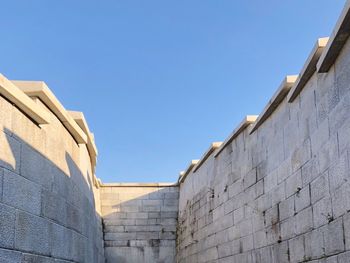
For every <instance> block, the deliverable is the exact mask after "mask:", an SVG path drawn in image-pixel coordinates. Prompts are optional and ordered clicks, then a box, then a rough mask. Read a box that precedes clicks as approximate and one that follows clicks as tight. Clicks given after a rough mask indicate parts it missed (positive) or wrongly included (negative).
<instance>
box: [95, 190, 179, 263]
mask: <svg viewBox="0 0 350 263" xmlns="http://www.w3.org/2000/svg"><path fill="white" fill-rule="evenodd" d="M122 185H123V184H119V186H118V184H115V185H113V184H111V185H109V186H108V185H104V186H102V187H101V211H102V217H103V225H104V245H105V255H106V260H107V262H108V263H114V262H120V263H137V262H145V263H147V262H148V263H173V262H175V252H176V244H175V240H176V225H177V215H178V197H179V193H178V187H175V186H167V187H165V186H164V185H163V186H156V185H153V186H150V184H139V185H138V186H126V185H124V186H122Z"/></svg>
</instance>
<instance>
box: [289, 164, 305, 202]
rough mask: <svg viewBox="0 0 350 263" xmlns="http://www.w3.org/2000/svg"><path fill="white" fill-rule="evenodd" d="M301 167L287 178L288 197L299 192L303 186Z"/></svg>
mask: <svg viewBox="0 0 350 263" xmlns="http://www.w3.org/2000/svg"><path fill="white" fill-rule="evenodd" d="M302 184H303V183H302V180H301V169H299V170H298V171H296V172H295V173H293V174H292V175H291V176H289V177H288V178H287V180H286V197H287V198H288V197H289V196H291V195H293V194H295V193H297V192H299V191H300V189H301V188H302Z"/></svg>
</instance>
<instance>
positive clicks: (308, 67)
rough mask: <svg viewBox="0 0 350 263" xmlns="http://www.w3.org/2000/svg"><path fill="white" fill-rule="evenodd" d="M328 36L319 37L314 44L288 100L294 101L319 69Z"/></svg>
mask: <svg viewBox="0 0 350 263" xmlns="http://www.w3.org/2000/svg"><path fill="white" fill-rule="evenodd" d="M328 39H329V38H328V37H325V38H319V39H318V40H317V42H316V44H315V45H314V47H313V49H312V51H311V53H310V55H309V57H308V59H307V60H306V62H305V64H304V66H303V68H302V70H301V72H300V75H299V77H298V78H297V80H296V81H295V83H294V85H293V87H292V88H291V90H290V91H289V93H288V102H293V101H294V99H295V98H296V97H297V96H298V95H299V93H300V92H301V91H302V89H303V88H304V86H305V85H306V83H307V82H308V81H309V79H310V78H311V76H312V75H313V74H314V73H315V72H316V70H317V62H318V60H319V58H320V56H321V54H322V52H323V50H324V48H325V46H326V45H327V42H328Z"/></svg>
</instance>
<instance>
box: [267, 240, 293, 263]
mask: <svg viewBox="0 0 350 263" xmlns="http://www.w3.org/2000/svg"><path fill="white" fill-rule="evenodd" d="M271 252H272V260H273V261H272V262H276V263H289V255H288V254H289V249H288V242H287V241H285V242H281V243H277V244H275V245H273V246H272V249H271Z"/></svg>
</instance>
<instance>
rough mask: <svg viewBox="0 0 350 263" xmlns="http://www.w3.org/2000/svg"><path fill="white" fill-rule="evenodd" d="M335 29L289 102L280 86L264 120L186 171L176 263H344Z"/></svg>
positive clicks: (345, 201) (347, 135)
mask: <svg viewBox="0 0 350 263" xmlns="http://www.w3.org/2000/svg"><path fill="white" fill-rule="evenodd" d="M348 7H349V2H348V4H347V8H346V10H345V13H344V12H343V14H342V17H341V19H345V20H344V21H347V22H348V21H349V16H348V14H349V11H348V10H349V9H348ZM344 21H341V22H344ZM343 26H344V25H343V24H339V22H338V25H337V27H336V31H335V32H333V37H332V38H333V39H331V41H333V43H330V42H329V44H328V46H327V47H326V49H325V51H324V52H328V54H325V53H323V54H322V55H321V58H320V60H319V64H318V65H317V67H318V68H316V63H317V60H318V57H316V62H311V63H314V65H313V66H312V69H313V74H310V76H309V77H310V78H309V79H308V80H307V81H306V82H305V84H304V85H303V87H302V88H301V89H300V90H299V91H298V92H299V93H298V94H297V96H295V99H294V100H291V99H290V98H291V94H288V92H287V93H285V94H282V93H281V92H282V90H283V89H284V87H285V86H283V87H282V89H280V90H279V91H278V94H276V95H275V96H274V98H273V99H272V101H271V102H270V104H269V105H268V107H267V108H266V109H265V110H264V112H263V115H264V114H266V113H267V112H268V115H265V116H267V117H266V118H265V119H263V120H262V119H258V120H257V121H256V122H255V123H253V124H249V125H247V127H245V128H244V129H242V130H241V131H240V132H239V133H237V134H236V137H235V138H234V139H233V140H232V141H231V142H229V143H227V144H226V145H225V146H224V147H223V148H219V149H217V150H215V151H214V152H213V153H211V154H210V156H209V157H208V158H207V159H206V160H205V161H204V162H203V163H201V166H200V167H198V168H197V169H196V170H195V169H190V170H189V171H187V173H188V175H187V176H186V178H184V179H183V180H182V181H183V182H182V183H181V185H180V200H179V225H178V242H177V244H178V246H177V253H178V254H177V258H178V262H220V263H221V262H222V263H223V262H266V263H270V262H279V263H281V262H338V263H343V262H349V258H350V252H349V250H350V212H349V211H350V169H349V154H350V111H349V110H350V78H349V76H350V41H346V39H347V38H345V37H344V36H345V35H346V34H345V33H344V32H347V35H349V34H348V32H349V28H346V30H348V31H345V29H344V27H343ZM339 28H340V29H339ZM337 30H343V31H342V34H343V35H342V38H341V39H337V36H338V31H337ZM334 39H336V40H334ZM337 41H339V42H337ZM341 41H343V42H344V43H343V44H344V46H343V45H342V43H341ZM345 41H346V42H345ZM334 43H337V44H336V45H337V46H336V47H335V46H332V45H333V44H334ZM339 47H340V49H339ZM330 50H331V51H330ZM329 52H331V53H329ZM333 52H335V53H333ZM336 52H338V53H339V54H336ZM329 54H331V55H329ZM315 56H316V55H315ZM332 56H333V61H334V62H333V63H331V64H328V66H329V69H327V70H325V71H322V70H320V68H322V67H323V66H324V64H325V63H326V60H328V61H330V60H331V59H332ZM314 59H315V57H313V58H312V59H310V60H308V62H307V63H310V61H313V60H314ZM322 59H323V61H321V60H322ZM327 63H328V62H327ZM320 65H321V67H320ZM305 68H306V70H305V71H304V72H302V74H304V73H305V72H307V70H308V69H307V68H310V67H309V65H306V66H305ZM320 71H321V72H324V73H321V72H320ZM304 76H305V75H301V76H299V80H300V78H303V77H304ZM297 83H298V81H296V82H295V85H297ZM295 90H296V89H294V88H292V89H291V90H290V91H289V92H295ZM281 94H282V95H281ZM276 98H279V99H280V101H278V100H277V99H276ZM257 122H259V126H258V127H255V126H256V125H257ZM254 127H255V128H256V129H255V128H254ZM254 130H255V131H254ZM326 259H327V261H326Z"/></svg>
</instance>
